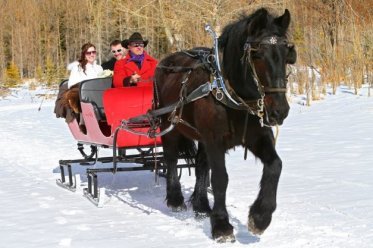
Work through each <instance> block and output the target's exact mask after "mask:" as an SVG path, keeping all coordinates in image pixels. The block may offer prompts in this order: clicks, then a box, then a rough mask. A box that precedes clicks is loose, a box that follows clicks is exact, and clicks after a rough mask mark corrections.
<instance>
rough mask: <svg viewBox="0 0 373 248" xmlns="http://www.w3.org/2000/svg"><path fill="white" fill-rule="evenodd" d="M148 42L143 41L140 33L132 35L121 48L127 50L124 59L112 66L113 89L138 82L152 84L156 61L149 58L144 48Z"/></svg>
mask: <svg viewBox="0 0 373 248" xmlns="http://www.w3.org/2000/svg"><path fill="white" fill-rule="evenodd" d="M147 45H148V40H143V38H142V36H141V34H140V33H138V32H135V33H133V34H132V35H131V36H130V38H129V39H128V40H124V41H123V42H122V46H123V47H124V48H126V49H128V50H129V51H128V53H127V55H126V57H125V58H124V59H122V60H118V61H117V62H116V63H115V66H114V75H113V85H114V87H125V86H132V85H137V83H139V82H144V83H145V82H152V81H153V77H154V72H155V68H156V66H157V63H158V61H157V60H156V59H154V58H153V57H151V56H150V55H149V54H148V53H147V52H146V51H145V50H144V48H145V47H146V46H147Z"/></svg>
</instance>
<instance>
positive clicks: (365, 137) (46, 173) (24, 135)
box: [0, 87, 373, 248]
mask: <svg viewBox="0 0 373 248" xmlns="http://www.w3.org/2000/svg"><path fill="white" fill-rule="evenodd" d="M40 102H41V99H40V98H39V99H38V98H34V97H33V96H32V95H30V94H29V93H27V92H26V91H20V92H18V93H15V94H13V95H12V96H11V97H8V98H6V99H3V100H1V101H0V137H1V139H0V183H1V186H0V199H1V204H0V247H17V248H25V247H38V248H43V247H79V248H81V247H83V248H85V247H100V248H101V247H125V248H132V247H142V248H143V247H159V248H161V247H162V248H165V247H178V248H183V247H188V248H189V247H196V248H201V247H252V248H254V247H255V248H259V247H266V248H268V247H272V248H278V247H281V248H293V247H299V248H305V247H309V248H320V247H325V248H332V247H333V248H334V247H335V248H343V247H346V248H355V247H356V248H365V247H373V154H372V152H373V97H370V98H368V97H367V91H366V88H365V89H363V90H362V91H361V93H360V95H358V96H356V95H353V94H352V90H348V89H347V88H344V87H341V88H340V89H339V90H338V92H337V94H336V95H327V96H326V98H325V99H324V100H322V101H319V102H313V104H312V106H311V107H305V106H303V105H301V104H299V103H298V101H297V100H293V102H292V104H291V111H290V115H289V117H288V118H287V119H286V120H285V123H284V125H283V126H282V127H281V128H280V134H279V139H278V144H277V150H278V153H279V154H280V156H281V158H282V160H283V170H282V175H281V178H280V184H279V190H278V207H277V210H276V212H275V213H274V216H273V220H272V224H271V225H270V226H269V228H268V229H267V230H266V232H265V233H264V234H263V235H262V236H260V237H256V236H253V235H252V234H250V233H249V232H248V231H247V228H246V222H247V214H248V209H249V206H250V205H251V204H252V203H253V201H254V199H255V197H256V195H257V193H258V184H259V180H260V176H261V169H262V165H261V163H260V162H258V161H256V160H255V159H254V158H253V157H252V156H249V158H248V160H247V161H244V160H243V150H242V149H236V150H235V151H230V152H229V154H228V155H227V164H228V173H229V177H230V182H229V186H228V193H227V208H228V211H229V214H230V218H231V219H230V220H231V223H232V225H233V226H234V228H235V235H236V242H235V243H228V244H216V243H215V242H214V241H213V240H212V239H211V234H210V223H209V220H208V219H204V220H196V219H194V215H193V212H192V211H191V209H190V208H189V209H188V211H186V212H181V213H173V212H171V211H170V210H169V209H168V208H167V207H166V204H165V201H164V198H165V180H164V179H163V178H161V179H160V184H159V185H156V184H155V181H154V174H152V173H151V172H129V173H124V174H123V173H122V174H118V175H116V176H115V177H113V176H112V175H105V176H103V177H102V178H100V180H101V181H100V183H103V184H104V185H105V187H106V197H105V198H104V199H105V204H104V207H103V208H97V207H95V206H94V205H93V204H92V203H90V202H89V201H88V200H87V199H86V198H84V197H83V196H82V189H81V188H78V190H77V192H76V193H73V192H70V191H67V190H64V189H62V188H60V187H58V186H57V185H56V183H55V181H56V179H57V178H59V174H58V160H59V159H72V158H80V156H79V152H78V151H77V150H76V142H75V141H74V139H73V138H72V136H71V134H70V132H69V130H68V128H67V125H66V124H65V123H64V120H62V119H56V118H55V116H54V114H53V105H54V102H53V101H52V100H49V101H45V102H44V103H43V106H42V108H41V110H40V111H38V108H39V105H40ZM108 152H109V151H108V150H100V154H104V153H108ZM187 174H188V173H187V171H184V173H183V177H182V179H181V181H182V185H183V192H184V195H185V197H186V199H188V198H189V196H190V195H191V192H192V189H193V185H194V176H191V177H189V176H188V175H187ZM78 177H79V175H78ZM82 178H84V174H82ZM82 180H83V179H82Z"/></svg>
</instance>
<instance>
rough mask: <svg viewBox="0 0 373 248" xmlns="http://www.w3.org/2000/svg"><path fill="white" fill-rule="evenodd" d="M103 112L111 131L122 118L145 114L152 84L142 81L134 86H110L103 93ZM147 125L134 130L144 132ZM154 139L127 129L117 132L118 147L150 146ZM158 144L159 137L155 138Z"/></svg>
mask: <svg viewBox="0 0 373 248" xmlns="http://www.w3.org/2000/svg"><path fill="white" fill-rule="evenodd" d="M103 102H104V107H105V114H106V118H107V122H108V124H109V125H110V126H111V129H112V133H114V131H115V130H116V128H117V127H118V126H120V124H121V121H122V120H124V119H125V120H129V119H130V118H133V117H136V116H139V115H143V114H146V112H147V111H148V110H149V109H151V108H152V102H153V84H152V83H144V84H139V85H138V86H135V87H123V88H112V89H109V90H107V91H105V93H104V97H103ZM146 130H148V127H146V125H145V127H143V128H136V131H143V132H146ZM154 142H155V141H154V139H150V138H147V137H146V136H141V135H135V134H132V133H130V132H127V131H121V132H119V133H118V141H117V143H118V147H139V146H152V145H154ZM156 143H157V144H160V139H157V140H156Z"/></svg>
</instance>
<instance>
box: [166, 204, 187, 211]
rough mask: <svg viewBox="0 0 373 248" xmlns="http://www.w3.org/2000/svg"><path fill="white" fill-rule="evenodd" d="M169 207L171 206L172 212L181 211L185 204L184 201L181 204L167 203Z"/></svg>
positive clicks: (183, 209)
mask: <svg viewBox="0 0 373 248" xmlns="http://www.w3.org/2000/svg"><path fill="white" fill-rule="evenodd" d="M168 207H169V208H171V210H172V212H182V211H186V210H187V206H186V205H185V203H183V204H182V205H181V206H171V205H168Z"/></svg>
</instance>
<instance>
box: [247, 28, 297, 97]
mask: <svg viewBox="0 0 373 248" xmlns="http://www.w3.org/2000/svg"><path fill="white" fill-rule="evenodd" d="M262 45H269V46H281V45H285V46H287V47H289V46H291V44H290V43H289V42H288V41H287V39H286V38H285V37H280V36H277V35H273V36H267V37H264V38H263V39H261V40H260V41H254V40H252V38H251V37H248V38H247V39H246V42H245V44H244V47H243V50H244V55H243V58H242V62H243V63H247V64H248V67H249V70H250V71H251V72H252V75H253V79H254V82H255V84H256V86H257V88H258V92H259V94H260V95H261V97H264V95H265V93H286V91H287V89H286V84H285V87H268V86H263V84H262V83H260V80H259V77H258V75H257V73H256V69H255V66H254V62H253V59H252V56H251V53H252V52H255V51H258V50H259V49H260V46H262ZM284 80H285V82H286V81H287V77H285V78H284Z"/></svg>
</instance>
